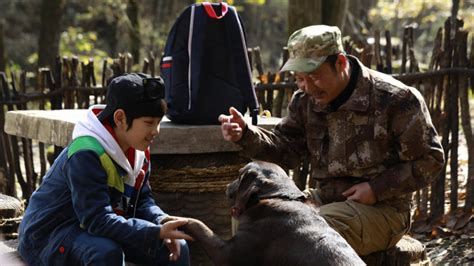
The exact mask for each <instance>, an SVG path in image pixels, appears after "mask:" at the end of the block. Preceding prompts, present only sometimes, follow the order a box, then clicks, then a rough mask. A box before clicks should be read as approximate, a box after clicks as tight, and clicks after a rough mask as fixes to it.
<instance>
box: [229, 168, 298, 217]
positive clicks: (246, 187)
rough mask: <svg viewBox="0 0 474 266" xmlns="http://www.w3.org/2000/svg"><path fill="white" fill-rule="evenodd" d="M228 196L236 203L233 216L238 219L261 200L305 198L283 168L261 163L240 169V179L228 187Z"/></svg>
mask: <svg viewBox="0 0 474 266" xmlns="http://www.w3.org/2000/svg"><path fill="white" fill-rule="evenodd" d="M226 194H227V197H228V198H230V199H231V201H233V203H234V205H233V206H232V216H234V217H236V218H237V217H239V216H240V215H241V214H242V213H243V212H244V211H245V209H247V208H249V207H250V206H253V205H254V204H256V203H258V201H259V200H261V199H270V198H282V199H289V200H300V199H303V198H304V194H303V193H302V192H301V190H299V189H298V187H297V186H296V185H295V183H294V182H293V180H292V179H290V178H289V177H288V175H287V174H286V173H285V171H284V170H283V169H281V167H279V166H278V165H276V164H273V163H267V162H261V161H255V162H251V163H248V164H247V165H246V166H244V167H243V168H242V169H240V171H239V178H238V179H237V180H235V181H233V182H232V183H230V184H229V185H228V186H227V191H226Z"/></svg>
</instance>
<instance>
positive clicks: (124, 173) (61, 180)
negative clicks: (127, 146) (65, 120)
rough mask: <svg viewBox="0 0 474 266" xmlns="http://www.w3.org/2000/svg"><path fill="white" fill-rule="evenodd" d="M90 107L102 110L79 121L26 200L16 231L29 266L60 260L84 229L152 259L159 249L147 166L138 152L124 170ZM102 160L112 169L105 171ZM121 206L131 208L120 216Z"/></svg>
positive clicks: (156, 213) (157, 221)
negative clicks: (139, 181) (65, 146)
mask: <svg viewBox="0 0 474 266" xmlns="http://www.w3.org/2000/svg"><path fill="white" fill-rule="evenodd" d="M92 108H103V107H97V106H95V107H94V106H93V107H91V109H89V111H88V117H87V119H86V120H84V121H81V122H78V124H77V125H76V127H75V130H74V131H75V133H76V134H75V135H76V136H74V135H73V139H74V140H73V142H72V143H71V145H69V146H68V147H67V148H66V149H64V150H63V151H62V152H61V154H60V155H59V157H58V158H57V159H56V161H55V162H54V164H53V165H52V166H51V168H50V169H49V171H48V172H47V174H46V175H45V176H44V178H43V182H42V184H41V186H40V187H39V188H38V189H37V190H36V191H35V192H34V193H33V195H32V196H31V198H30V201H29V205H28V207H27V209H26V211H25V215H24V217H23V220H22V222H21V224H20V228H19V247H18V252H19V253H20V255H21V256H22V257H23V259H24V260H26V262H27V263H28V264H29V265H38V264H40V265H51V264H53V263H52V262H53V261H54V264H57V263H58V262H60V261H62V259H61V257H63V258H66V256H67V254H68V251H69V248H70V244H71V243H72V241H74V239H75V237H76V236H77V235H78V233H79V232H81V231H84V230H85V231H87V232H88V233H90V234H92V235H95V236H102V237H106V238H110V239H112V240H114V241H116V242H117V243H119V244H122V243H127V244H128V245H130V244H131V245H135V247H136V248H139V249H141V250H143V251H144V252H146V253H149V254H150V255H153V254H155V253H156V252H158V251H159V250H160V249H161V248H162V246H163V245H162V241H161V240H160V237H159V235H160V228H161V225H160V221H161V220H162V219H163V218H164V217H165V216H166V214H165V213H164V212H163V211H162V210H161V209H160V208H159V207H158V206H157V205H156V204H155V202H154V199H153V197H152V194H151V189H150V186H149V184H148V177H149V175H150V171H149V170H150V165H149V162H148V161H147V159H146V157H145V156H144V154H143V152H139V151H136V155H135V159H136V163H135V167H130V165H128V166H126V165H125V164H126V162H125V161H123V158H122V156H121V155H124V154H123V152H122V151H121V150H119V151H117V150H114V149H115V148H116V146H114V145H113V142H112V140H113V137H112V136H111V135H110V134H109V133H108V131H107V130H106V129H105V127H103V126H102V129H101V128H100V125H101V124H100V122H99V121H98V120H97V118H96V117H95V115H94V113H93V112H92ZM94 119H95V120H94ZM81 127H82V130H79V131H81V132H79V134H78V133H77V129H78V128H81ZM111 138H112V139H111ZM79 142H80V145H77V143H79ZM115 143H116V142H115ZM117 146H118V144H117ZM72 151H73V152H72ZM114 152H116V153H114ZM111 153H113V154H111ZM104 158H105V159H104ZM104 161H107V162H109V163H110V164H109V166H112V168H110V167H109V169H105V168H104ZM142 167H144V168H146V169H145V170H146V171H144V175H143V171H142V172H141V176H142V178H140V179H139V178H137V176H139V175H140V174H139V175H137V176H131V175H134V174H135V173H137V172H138V173H140V169H141V168H142ZM124 168H127V170H124ZM137 168H138V169H137ZM135 178H136V179H137V180H138V179H139V180H141V184H142V185H141V186H139V185H138V186H137V185H135V181H136V180H135ZM120 181H121V182H120ZM127 183H129V184H132V186H130V185H128V184H127ZM120 190H122V191H120ZM127 198H128V201H127ZM125 201H127V202H129V204H127V205H128V206H125V208H124V209H123V211H124V215H123V216H122V215H118V214H117V213H116V211H115V209H116V207H117V206H119V205H120V204H122V203H123V202H125ZM126 217H128V218H126ZM164 248H166V247H164Z"/></svg>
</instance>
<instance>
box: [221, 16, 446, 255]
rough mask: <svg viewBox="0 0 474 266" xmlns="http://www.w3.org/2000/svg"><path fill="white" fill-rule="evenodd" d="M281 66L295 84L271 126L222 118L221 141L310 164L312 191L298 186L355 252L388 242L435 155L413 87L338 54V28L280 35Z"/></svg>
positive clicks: (437, 149) (435, 164) (438, 154)
mask: <svg viewBox="0 0 474 266" xmlns="http://www.w3.org/2000/svg"><path fill="white" fill-rule="evenodd" d="M288 50H289V52H290V58H289V60H288V61H287V62H286V64H285V65H284V66H283V68H282V69H281V71H293V72H294V73H295V76H296V79H297V83H298V85H299V88H300V89H299V90H298V91H296V92H295V94H294V95H293V98H292V100H291V103H290V105H289V114H288V116H287V117H285V118H283V120H282V121H281V122H280V123H279V124H278V125H277V126H276V127H275V129H274V130H272V131H267V130H265V129H262V128H259V127H256V126H252V125H248V124H246V122H245V121H244V120H243V117H242V114H240V113H239V112H238V111H237V110H236V109H235V108H230V110H229V111H230V115H221V116H220V117H219V120H220V122H221V129H222V133H223V136H224V138H225V139H226V140H229V141H233V142H236V143H238V144H239V145H241V146H242V147H243V151H242V154H243V155H244V156H247V157H249V158H254V159H260V160H266V161H271V162H274V163H277V164H279V165H281V166H283V167H287V168H294V167H297V166H299V164H300V162H301V160H302V159H304V158H309V159H310V162H311V176H312V178H315V179H316V180H317V188H316V189H309V190H307V191H305V193H306V194H307V195H308V196H309V197H312V198H313V199H314V200H315V202H317V203H319V204H320V205H321V207H320V213H321V215H322V216H323V217H324V218H325V219H326V221H327V222H328V223H329V225H331V226H332V227H333V228H334V229H335V230H336V231H338V232H339V233H340V234H341V235H342V236H343V237H344V238H346V240H347V241H348V242H349V244H351V246H352V247H353V248H354V249H355V250H356V252H357V253H358V254H359V255H367V254H369V253H372V252H375V251H379V250H384V249H387V248H390V247H393V246H394V245H395V244H396V243H397V242H398V241H399V240H400V238H401V237H402V236H403V234H405V233H406V232H407V231H408V230H409V227H410V208H411V192H413V191H415V190H418V189H420V188H422V187H424V186H426V185H427V184H429V183H430V182H431V181H432V180H433V179H434V178H435V177H436V176H437V175H438V172H439V171H440V169H441V168H442V166H443V164H444V153H443V149H442V147H441V144H440V142H439V140H438V135H437V133H436V130H435V128H434V127H433V124H432V122H431V118H430V114H429V111H428V109H427V106H426V104H425V101H424V99H423V97H422V96H421V94H420V93H419V92H418V91H417V90H416V89H414V88H412V87H408V86H406V85H404V84H402V83H401V82H399V81H397V80H395V79H393V78H392V77H390V76H388V75H385V74H382V73H379V72H377V71H374V70H371V69H369V68H367V67H365V66H364V65H362V63H361V62H360V61H359V60H357V59H356V58H355V57H352V56H349V55H346V54H345V53H344V50H343V47H342V42H341V33H340V30H339V29H338V28H337V27H330V26H325V25H317V26H309V27H305V28H303V29H300V30H298V31H296V32H294V33H293V34H292V35H291V36H290V38H289V40H288Z"/></svg>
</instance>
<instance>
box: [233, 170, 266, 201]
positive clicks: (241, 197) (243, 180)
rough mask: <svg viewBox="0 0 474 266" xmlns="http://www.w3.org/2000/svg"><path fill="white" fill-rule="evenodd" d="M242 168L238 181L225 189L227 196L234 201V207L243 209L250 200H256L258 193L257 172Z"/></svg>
mask: <svg viewBox="0 0 474 266" xmlns="http://www.w3.org/2000/svg"><path fill="white" fill-rule="evenodd" d="M248 166H249V164H248V165H247V166H246V167H244V168H242V169H241V171H240V177H239V179H238V180H236V181H234V182H232V183H231V184H230V185H229V186H228V187H227V196H228V197H229V198H230V199H231V200H232V199H233V201H234V207H237V208H240V209H242V210H243V209H245V208H246V206H247V205H248V204H249V201H251V199H255V200H257V199H258V197H257V194H258V192H259V191H260V183H261V182H260V180H259V179H258V175H259V171H258V169H256V168H253V167H248Z"/></svg>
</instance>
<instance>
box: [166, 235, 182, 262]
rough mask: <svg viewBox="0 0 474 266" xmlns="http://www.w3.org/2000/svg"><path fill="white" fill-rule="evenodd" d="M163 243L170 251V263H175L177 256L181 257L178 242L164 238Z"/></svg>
mask: <svg viewBox="0 0 474 266" xmlns="http://www.w3.org/2000/svg"><path fill="white" fill-rule="evenodd" d="M164 241H165V245H166V247H167V248H168V249H169V251H170V257H169V259H170V261H177V260H178V258H179V255H181V245H180V244H179V240H177V239H169V238H166V239H165V240H164Z"/></svg>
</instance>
